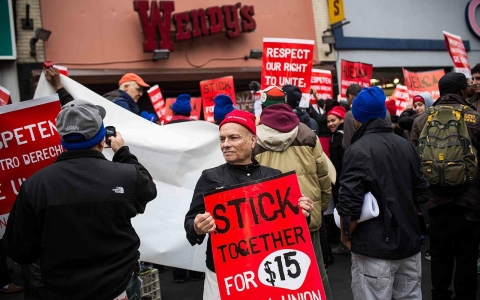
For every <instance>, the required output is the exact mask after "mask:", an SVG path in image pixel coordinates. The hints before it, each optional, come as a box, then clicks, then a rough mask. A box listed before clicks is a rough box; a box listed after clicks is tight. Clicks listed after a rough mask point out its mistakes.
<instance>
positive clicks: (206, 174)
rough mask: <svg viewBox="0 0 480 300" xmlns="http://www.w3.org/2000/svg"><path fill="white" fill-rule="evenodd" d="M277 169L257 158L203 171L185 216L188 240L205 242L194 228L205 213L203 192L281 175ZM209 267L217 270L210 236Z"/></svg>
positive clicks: (203, 237)
mask: <svg viewBox="0 0 480 300" xmlns="http://www.w3.org/2000/svg"><path fill="white" fill-rule="evenodd" d="M280 174H282V172H280V171H279V170H277V169H272V168H269V167H264V166H261V165H260V164H259V163H258V162H257V161H256V160H254V161H253V163H252V164H250V165H247V166H234V165H230V164H228V163H225V164H223V165H220V166H218V167H215V168H212V169H207V170H205V171H203V172H202V175H201V176H200V178H199V179H198V182H197V185H196V186H195V191H194V192H193V198H192V203H191V204H190V210H189V211H188V213H187V215H186V216H185V224H184V225H185V231H186V232H187V240H188V241H189V242H190V244H191V245H192V246H194V245H195V244H199V245H200V244H201V243H203V240H204V239H205V235H198V234H197V233H196V232H195V230H194V229H193V221H194V220H195V217H196V216H197V215H198V214H203V213H205V202H204V201H203V194H204V193H206V192H209V191H213V190H215V189H218V188H223V187H228V186H232V185H237V184H241V183H246V182H250V181H255V180H259V179H264V178H267V177H272V176H275V175H280ZM207 243H208V244H207V253H206V254H207V259H206V264H207V268H208V269H209V270H211V271H212V272H215V266H214V263H213V253H212V244H211V243H210V236H209V237H208V241H207Z"/></svg>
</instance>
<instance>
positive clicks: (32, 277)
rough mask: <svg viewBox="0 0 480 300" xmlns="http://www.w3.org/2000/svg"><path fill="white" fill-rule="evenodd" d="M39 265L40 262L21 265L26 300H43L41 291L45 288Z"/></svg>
mask: <svg viewBox="0 0 480 300" xmlns="http://www.w3.org/2000/svg"><path fill="white" fill-rule="evenodd" d="M39 264H40V262H37V263H33V264H28V265H21V268H22V276H23V292H24V294H25V300H40V299H42V297H41V291H42V288H43V281H42V273H41V271H40V266H39Z"/></svg>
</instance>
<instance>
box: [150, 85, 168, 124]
mask: <svg viewBox="0 0 480 300" xmlns="http://www.w3.org/2000/svg"><path fill="white" fill-rule="evenodd" d="M147 93H148V96H149V97H150V101H151V102H152V106H153V109H154V110H155V113H156V114H157V117H158V119H159V120H160V123H162V121H164V118H165V117H164V115H165V101H164V100H163V95H162V91H160V87H159V86H158V84H156V85H154V86H152V87H151V88H149V89H148V91H147Z"/></svg>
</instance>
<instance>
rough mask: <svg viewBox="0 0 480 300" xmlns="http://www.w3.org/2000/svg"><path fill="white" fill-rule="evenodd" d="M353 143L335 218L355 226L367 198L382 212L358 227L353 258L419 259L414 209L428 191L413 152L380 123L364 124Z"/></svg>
mask: <svg viewBox="0 0 480 300" xmlns="http://www.w3.org/2000/svg"><path fill="white" fill-rule="evenodd" d="M352 142H353V143H352V145H351V146H350V147H349V148H348V149H347V150H346V151H345V154H344V156H343V171H342V174H341V176H340V190H339V196H338V205H337V210H338V214H339V215H340V216H342V217H351V219H352V220H358V219H359V218H360V214H361V210H362V204H363V197H364V195H365V193H367V192H372V194H373V196H374V197H375V198H376V199H377V202H378V205H379V208H380V215H379V216H378V217H376V218H373V219H370V220H368V221H365V222H362V223H359V224H357V227H356V228H355V230H354V231H353V234H352V252H353V253H356V254H360V255H364V256H369V257H374V258H380V259H388V260H398V259H404V258H407V257H410V256H412V255H415V254H417V253H418V252H419V251H420V227H419V221H418V215H417V212H416V210H415V208H416V206H418V205H419V204H423V203H426V202H427V200H428V196H429V188H428V182H427V181H426V180H425V178H424V176H423V173H422V171H421V170H420V157H419V156H418V153H417V151H416V150H415V147H413V145H412V144H411V143H410V142H409V141H407V140H405V139H404V138H401V137H399V136H398V135H396V134H394V133H393V130H392V126H391V124H390V123H389V122H388V121H386V120H382V119H380V118H377V119H373V120H371V121H369V122H368V123H365V124H363V125H362V126H361V127H360V128H359V129H358V130H357V131H356V132H355V134H354V136H353V138H352Z"/></svg>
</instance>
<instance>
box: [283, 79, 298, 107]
mask: <svg viewBox="0 0 480 300" xmlns="http://www.w3.org/2000/svg"><path fill="white" fill-rule="evenodd" d="M282 90H283V91H284V92H285V95H286V96H287V104H288V105H290V107H291V108H293V109H295V108H297V107H298V105H299V104H300V100H302V91H300V88H299V87H298V86H294V85H291V84H287V85H284V86H283V88H282Z"/></svg>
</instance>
